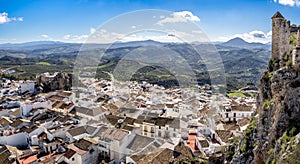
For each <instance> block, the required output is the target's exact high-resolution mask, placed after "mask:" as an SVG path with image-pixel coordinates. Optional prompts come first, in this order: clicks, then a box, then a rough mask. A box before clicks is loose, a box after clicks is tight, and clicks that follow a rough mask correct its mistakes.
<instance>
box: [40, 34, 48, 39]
mask: <svg viewBox="0 0 300 164" xmlns="http://www.w3.org/2000/svg"><path fill="white" fill-rule="evenodd" d="M40 37H41V38H43V39H50V37H49V35H46V34H43V35H40Z"/></svg>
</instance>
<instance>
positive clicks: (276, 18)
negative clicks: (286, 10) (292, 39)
mask: <svg viewBox="0 0 300 164" xmlns="http://www.w3.org/2000/svg"><path fill="white" fill-rule="evenodd" d="M289 36H290V21H288V20H286V19H285V18H284V17H283V16H282V15H281V14H280V12H276V13H275V14H274V15H273V17H272V58H273V59H275V58H277V59H281V58H282V56H283V54H284V53H286V52H288V51H289Z"/></svg>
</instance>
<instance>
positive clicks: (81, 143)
mask: <svg viewBox="0 0 300 164" xmlns="http://www.w3.org/2000/svg"><path fill="white" fill-rule="evenodd" d="M74 145H75V146H76V147H78V148H79V149H81V150H85V151H87V150H88V149H89V147H90V146H91V145H93V143H92V142H90V141H87V140H85V139H83V138H82V139H80V140H78V141H76V142H75V143H74Z"/></svg>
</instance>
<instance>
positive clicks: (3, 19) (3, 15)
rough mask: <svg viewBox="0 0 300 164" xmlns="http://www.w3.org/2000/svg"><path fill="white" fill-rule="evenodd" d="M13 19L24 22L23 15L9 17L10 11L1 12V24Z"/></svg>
mask: <svg viewBox="0 0 300 164" xmlns="http://www.w3.org/2000/svg"><path fill="white" fill-rule="evenodd" d="M12 21H19V22H22V21H23V17H18V18H16V17H12V18H10V17H8V13H6V12H3V13H0V24H4V23H8V22H12Z"/></svg>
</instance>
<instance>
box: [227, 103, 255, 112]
mask: <svg viewBox="0 0 300 164" xmlns="http://www.w3.org/2000/svg"><path fill="white" fill-rule="evenodd" d="M252 108H253V106H252V105H245V104H243V105H234V106H231V109H232V110H233V111H251V110H252Z"/></svg>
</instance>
